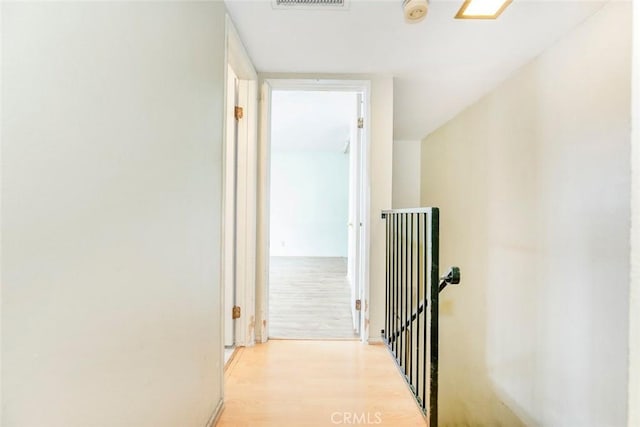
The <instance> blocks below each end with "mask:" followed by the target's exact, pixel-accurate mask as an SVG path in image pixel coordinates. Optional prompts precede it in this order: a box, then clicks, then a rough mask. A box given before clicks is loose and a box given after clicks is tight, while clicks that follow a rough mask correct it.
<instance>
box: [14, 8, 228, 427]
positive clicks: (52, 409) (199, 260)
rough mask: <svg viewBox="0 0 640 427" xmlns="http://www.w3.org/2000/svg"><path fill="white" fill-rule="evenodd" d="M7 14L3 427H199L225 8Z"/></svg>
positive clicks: (210, 314) (209, 327) (210, 396)
mask: <svg viewBox="0 0 640 427" xmlns="http://www.w3.org/2000/svg"><path fill="white" fill-rule="evenodd" d="M2 8H3V11H2V13H3V19H2V37H3V62H2V79H3V80H2V84H3V93H2V105H3V117H2V119H3V123H2V155H3V165H2V182H3V189H2V220H3V222H2V238H3V241H2V287H3V289H2V292H3V295H2V297H3V301H2V302H3V307H2V326H3V330H2V335H3V348H2V353H3V354H2V369H3V378H2V380H3V384H2V389H3V396H2V398H3V401H2V407H3V418H2V425H3V426H5V427H14V426H15V427H23V426H36V425H43V424H45V425H47V426H51V427H55V426H61V427H62V426H64V427H74V426H78V427H85V426H137V427H142V426H154V427H157V426H168V427H169V426H170V427H175V426H204V425H205V424H206V423H207V420H208V419H209V418H210V416H211V415H212V413H213V412H214V410H215V409H216V406H217V405H218V404H219V403H220V400H221V393H222V366H221V352H222V351H221V336H220V335H221V325H220V298H219V296H220V287H219V286H220V285H219V280H220V277H219V276H220V271H219V263H220V213H221V208H220V204H221V149H222V137H223V133H222V129H223V120H222V119H223V112H222V110H223V94H224V64H225V58H224V43H225V38H224V31H225V30H224V12H225V10H224V5H223V3H221V2H203V3H182V2H176V3H168V2H159V3H135V2H125V3H114V2H104V3H95V2H89V3H58V2H56V3H6V2H5V3H3V4H2Z"/></svg>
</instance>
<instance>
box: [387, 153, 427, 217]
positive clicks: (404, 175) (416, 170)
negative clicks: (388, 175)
mask: <svg viewBox="0 0 640 427" xmlns="http://www.w3.org/2000/svg"><path fill="white" fill-rule="evenodd" d="M421 144H422V141H394V142H393V203H392V204H393V208H394V209H401V208H417V207H419V206H420V146H421Z"/></svg>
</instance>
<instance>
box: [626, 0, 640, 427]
mask: <svg viewBox="0 0 640 427" xmlns="http://www.w3.org/2000/svg"><path fill="white" fill-rule="evenodd" d="M632 20H633V53H632V61H633V64H632V79H633V81H632V94H631V96H632V99H631V103H632V106H631V111H632V115H631V117H632V123H631V132H632V135H631V137H632V141H631V144H632V149H631V151H632V157H631V180H632V182H631V185H632V188H631V215H632V217H631V292H630V304H629V316H630V319H629V400H628V401H629V403H628V405H627V406H628V410H629V419H628V420H627V425H628V426H629V427H635V426H638V425H640V252H639V250H640V2H637V1H636V2H633V18H632Z"/></svg>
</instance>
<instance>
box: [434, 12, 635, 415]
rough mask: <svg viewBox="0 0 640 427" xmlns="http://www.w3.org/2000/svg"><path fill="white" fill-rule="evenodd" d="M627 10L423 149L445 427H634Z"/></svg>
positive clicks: (600, 22)
mask: <svg viewBox="0 0 640 427" xmlns="http://www.w3.org/2000/svg"><path fill="white" fill-rule="evenodd" d="M630 50H631V46H630V3H627V2H612V3H609V4H608V5H607V6H605V7H604V8H603V9H602V10H601V11H600V12H598V13H597V14H596V15H594V16H593V17H592V18H590V19H589V20H587V21H586V22H585V23H583V24H582V25H581V26H579V27H578V28H577V29H576V30H574V31H573V32H572V33H570V34H569V35H567V36H566V37H565V38H564V39H562V40H560V41H559V42H558V43H557V44H556V45H554V46H553V47H551V48H550V49H548V50H547V51H546V52H544V53H543V54H542V55H541V56H539V57H538V58H537V59H535V60H534V61H533V62H531V63H530V64H528V65H527V66H525V67H524V68H522V69H521V70H520V71H518V72H517V73H516V74H515V75H514V76H513V77H512V78H510V79H509V80H508V81H507V82H505V83H504V84H502V85H501V86H500V87H498V88H497V89H496V90H495V91H493V92H492V93H490V94H489V95H488V96H486V97H485V98H483V99H482V100H480V101H479V102H477V103H476V104H474V105H473V106H471V107H469V108H468V109H467V110H466V111H464V112H462V113H461V114H459V115H458V116H457V117H455V118H454V119H453V120H452V121H451V122H449V123H448V124H446V125H445V126H443V127H442V128H440V129H438V130H437V131H436V132H434V133H433V134H431V135H429V136H428V137H427V138H425V140H424V141H423V145H422V202H423V203H424V204H427V205H431V206H439V207H440V208H441V234H440V237H441V242H442V248H441V249H442V252H441V266H443V267H444V266H448V265H459V266H460V267H461V269H462V274H463V281H462V284H461V285H460V286H459V287H454V288H451V289H447V290H446V291H445V292H444V293H443V294H442V300H441V303H442V305H441V323H440V325H441V337H440V362H441V364H440V367H441V370H440V415H441V423H440V424H441V425H443V426H447V425H450V426H454V425H456V426H457V425H467V424H469V425H507V426H516V425H520V424H527V425H545V426H567V427H573V426H581V427H589V426H594V427H601V426H611V427H617V426H623V425H626V409H627V407H626V402H627V392H626V390H627V344H628V332H629V329H628V310H627V307H628V297H629V287H628V282H629V273H628V272H629V267H630V261H629V221H630V215H629V210H630V201H629V192H630V178H629V176H630V175H629V155H630V135H629V127H630V96H629V93H630V77H631V75H630Z"/></svg>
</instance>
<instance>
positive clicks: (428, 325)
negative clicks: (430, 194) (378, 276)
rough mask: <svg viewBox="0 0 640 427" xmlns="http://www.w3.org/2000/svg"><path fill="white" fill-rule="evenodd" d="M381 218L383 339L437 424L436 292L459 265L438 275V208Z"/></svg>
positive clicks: (455, 278)
mask: <svg viewBox="0 0 640 427" xmlns="http://www.w3.org/2000/svg"><path fill="white" fill-rule="evenodd" d="M382 218H383V219H385V220H386V242H387V244H386V291H385V297H386V303H385V329H383V330H382V338H383V340H384V342H385V344H386V345H387V347H388V348H389V351H390V352H391V353H392V354H393V356H394V358H395V360H396V363H397V364H398V368H399V369H400V371H401V372H402V373H403V375H404V377H405V380H406V381H407V383H408V385H409V387H410V389H411V391H412V392H413V395H414V396H415V398H416V401H417V402H418V405H420V407H421V408H422V411H423V412H424V413H425V415H426V416H427V418H428V420H429V425H430V426H433V427H435V426H437V425H438V301H439V299H438V294H439V293H440V291H441V290H442V289H444V288H445V287H446V286H447V285H448V284H457V283H459V282H460V269H458V268H457V267H452V268H451V270H450V271H449V272H448V273H447V275H445V276H444V277H442V278H440V277H439V275H438V262H439V228H440V218H439V210H438V208H417V209H396V210H388V211H383V212H382Z"/></svg>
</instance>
